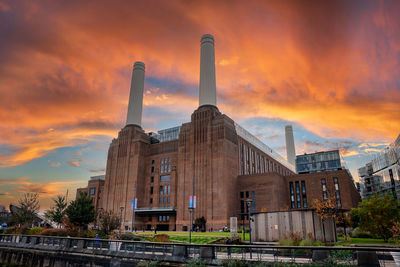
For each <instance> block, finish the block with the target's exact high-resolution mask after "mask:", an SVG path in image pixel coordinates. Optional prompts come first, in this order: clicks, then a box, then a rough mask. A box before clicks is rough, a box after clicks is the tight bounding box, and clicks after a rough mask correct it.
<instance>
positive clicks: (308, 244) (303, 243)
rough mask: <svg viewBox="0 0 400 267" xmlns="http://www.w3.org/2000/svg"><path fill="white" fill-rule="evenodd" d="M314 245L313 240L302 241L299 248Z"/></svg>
mask: <svg viewBox="0 0 400 267" xmlns="http://www.w3.org/2000/svg"><path fill="white" fill-rule="evenodd" d="M313 245H314V240H312V239H304V240H301V241H300V243H299V246H303V247H310V246H313Z"/></svg>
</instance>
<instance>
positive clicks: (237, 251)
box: [0, 234, 400, 266]
mask: <svg viewBox="0 0 400 267" xmlns="http://www.w3.org/2000/svg"><path fill="white" fill-rule="evenodd" d="M4 247H6V248H21V249H32V250H44V251H55V252H63V253H64V254H65V253H68V252H70V253H77V252H78V253H81V254H82V253H83V254H88V255H91V256H108V257H116V258H131V259H140V260H154V261H169V262H180V263H185V262H188V261H189V260H190V259H192V258H199V259H201V260H203V261H204V262H206V263H208V264H219V263H221V261H223V260H229V259H236V260H242V261H249V262H291V263H299V264H303V263H312V262H316V261H320V260H326V259H329V260H331V261H335V262H336V263H339V264H346V265H357V264H358V265H360V264H362V263H363V261H364V262H365V263H368V264H371V263H375V264H380V265H381V266H396V259H397V257H399V256H398V255H400V248H394V247H327V246H320V247H315V246H310V247H308V246H304V247H293V246H274V245H252V246H250V245H219V244H188V243H158V242H141V241H128V240H108V239H91V238H75V237H54V236H32V235H30V236H28V235H8V234H0V250H1V248H4ZM377 266H378V265H377Z"/></svg>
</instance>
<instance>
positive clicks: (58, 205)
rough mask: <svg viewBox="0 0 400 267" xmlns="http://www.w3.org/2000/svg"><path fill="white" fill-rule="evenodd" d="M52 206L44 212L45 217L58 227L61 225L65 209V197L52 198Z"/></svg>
mask: <svg viewBox="0 0 400 267" xmlns="http://www.w3.org/2000/svg"><path fill="white" fill-rule="evenodd" d="M53 202H54V206H53V207H51V208H50V209H49V210H47V211H46V212H45V214H44V215H45V217H46V218H47V219H49V220H51V221H53V222H55V223H57V225H58V227H60V225H61V224H62V223H63V217H64V215H65V208H66V207H67V199H66V197H65V196H61V195H58V196H57V197H56V198H53Z"/></svg>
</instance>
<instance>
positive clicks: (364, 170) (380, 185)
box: [358, 135, 400, 198]
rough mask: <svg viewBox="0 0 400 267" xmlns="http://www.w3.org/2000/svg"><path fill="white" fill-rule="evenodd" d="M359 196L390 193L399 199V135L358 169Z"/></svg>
mask: <svg viewBox="0 0 400 267" xmlns="http://www.w3.org/2000/svg"><path fill="white" fill-rule="evenodd" d="M358 175H359V177H360V184H361V186H360V187H361V196H362V197H363V198H365V197H368V196H370V195H372V194H374V193H378V194H385V193H387V192H391V193H392V194H393V197H395V198H400V135H399V136H398V137H397V139H396V140H395V141H394V142H393V143H392V144H390V145H389V146H388V147H387V148H386V149H384V150H383V151H381V152H380V153H378V154H376V155H375V158H374V159H373V160H372V161H371V162H369V163H367V164H366V165H365V166H364V167H361V168H359V169H358Z"/></svg>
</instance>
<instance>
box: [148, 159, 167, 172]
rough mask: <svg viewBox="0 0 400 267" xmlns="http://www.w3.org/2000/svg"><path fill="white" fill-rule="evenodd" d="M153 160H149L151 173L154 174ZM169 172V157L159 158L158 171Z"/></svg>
mask: <svg viewBox="0 0 400 267" xmlns="http://www.w3.org/2000/svg"><path fill="white" fill-rule="evenodd" d="M154 163H155V160H154V159H153V160H152V161H151V174H152V175H153V174H154V170H155V166H154ZM167 172H171V158H162V159H161V164H160V173H167Z"/></svg>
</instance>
